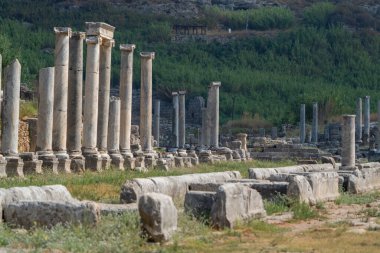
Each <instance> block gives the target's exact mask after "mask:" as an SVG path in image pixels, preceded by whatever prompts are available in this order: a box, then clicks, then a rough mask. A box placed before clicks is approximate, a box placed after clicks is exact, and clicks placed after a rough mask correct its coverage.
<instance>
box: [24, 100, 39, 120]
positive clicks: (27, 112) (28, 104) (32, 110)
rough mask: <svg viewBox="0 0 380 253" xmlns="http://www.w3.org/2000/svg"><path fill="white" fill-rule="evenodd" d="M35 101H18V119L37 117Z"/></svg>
mask: <svg viewBox="0 0 380 253" xmlns="http://www.w3.org/2000/svg"><path fill="white" fill-rule="evenodd" d="M37 115H38V110H37V103H36V102H34V101H23V102H21V103H20V119H23V118H25V117H37Z"/></svg>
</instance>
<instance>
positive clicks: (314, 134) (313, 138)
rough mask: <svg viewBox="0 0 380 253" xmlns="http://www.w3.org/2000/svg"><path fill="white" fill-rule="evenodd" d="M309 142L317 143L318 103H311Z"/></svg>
mask: <svg viewBox="0 0 380 253" xmlns="http://www.w3.org/2000/svg"><path fill="white" fill-rule="evenodd" d="M311 142H313V143H318V103H317V102H314V103H313V123H312V131H311Z"/></svg>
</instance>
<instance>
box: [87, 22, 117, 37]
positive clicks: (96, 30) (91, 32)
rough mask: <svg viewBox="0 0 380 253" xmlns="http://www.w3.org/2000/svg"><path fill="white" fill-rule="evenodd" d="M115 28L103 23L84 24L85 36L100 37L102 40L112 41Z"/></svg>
mask: <svg viewBox="0 0 380 253" xmlns="http://www.w3.org/2000/svg"><path fill="white" fill-rule="evenodd" d="M114 32H115V27H114V26H112V25H109V24H106V23H103V22H86V33H87V36H101V37H102V38H106V39H112V38H113V34H114Z"/></svg>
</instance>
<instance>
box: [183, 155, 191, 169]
mask: <svg viewBox="0 0 380 253" xmlns="http://www.w3.org/2000/svg"><path fill="white" fill-rule="evenodd" d="M183 165H185V167H186V168H191V167H193V164H192V163H191V157H183Z"/></svg>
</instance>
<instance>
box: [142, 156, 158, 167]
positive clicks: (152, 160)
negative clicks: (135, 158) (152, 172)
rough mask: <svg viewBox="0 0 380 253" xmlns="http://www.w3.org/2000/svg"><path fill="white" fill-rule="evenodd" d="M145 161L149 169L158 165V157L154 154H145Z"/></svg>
mask: <svg viewBox="0 0 380 253" xmlns="http://www.w3.org/2000/svg"><path fill="white" fill-rule="evenodd" d="M144 162H145V167H146V168H147V169H153V168H154V167H155V166H156V165H157V163H156V157H155V156H154V155H152V154H146V155H144Z"/></svg>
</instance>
